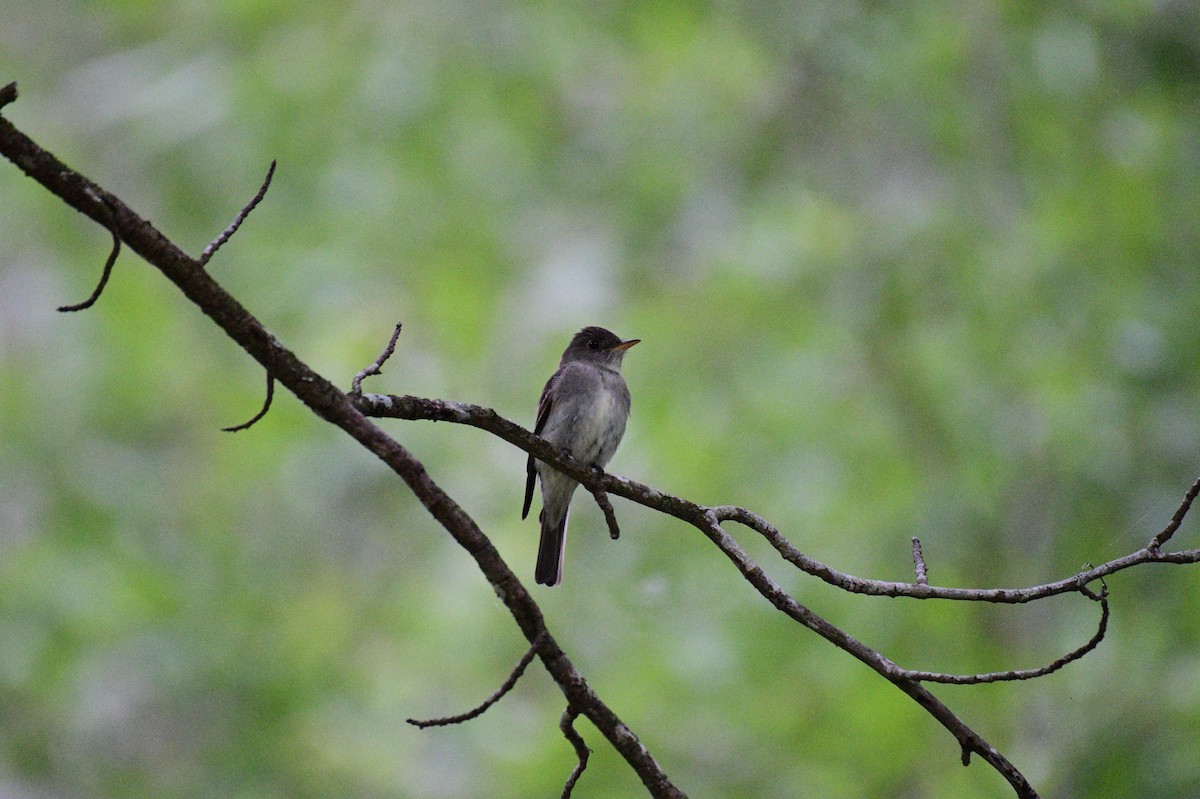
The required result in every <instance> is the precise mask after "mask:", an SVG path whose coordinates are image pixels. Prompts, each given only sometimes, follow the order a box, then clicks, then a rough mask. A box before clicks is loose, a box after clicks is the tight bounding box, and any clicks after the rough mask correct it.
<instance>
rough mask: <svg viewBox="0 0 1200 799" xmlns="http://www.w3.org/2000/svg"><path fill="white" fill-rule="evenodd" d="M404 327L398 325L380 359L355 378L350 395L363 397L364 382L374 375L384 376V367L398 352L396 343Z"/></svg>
mask: <svg viewBox="0 0 1200 799" xmlns="http://www.w3.org/2000/svg"><path fill="white" fill-rule="evenodd" d="M403 327H404V323H403V322H397V323H396V329H395V330H393V331H392V337H391V338H389V339H388V343H387V346H386V347H384V348H383V352H381V353H379V357H378V358H376V359H375V362H374V363H372V364H371V365H370V366H368V367H367V368H366V369H363V370H362V371H360V372H359V373H358V374H356V375H355V376H354V379H353V380H352V381H350V395H351V396H353V397H359V396H362V381H363V380H364V379H365V378H368V377H370V376H372V375H381V374H383V365H384V364H385V363H387V360H388V358H391V357H392V353H394V352H395V351H396V342H397V341H399V339H400V329H401V328H403Z"/></svg>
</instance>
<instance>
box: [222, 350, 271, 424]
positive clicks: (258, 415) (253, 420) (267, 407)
mask: <svg viewBox="0 0 1200 799" xmlns="http://www.w3.org/2000/svg"><path fill="white" fill-rule="evenodd" d="M273 344H274V342H271V343H269V344H268V345H267V368H266V372H267V398H266V399H265V400H263V405H262V409H261V410H259V412H258V413H256V414H254V416H252V417H251V418H250V419H248V420H246V421H244V422H242V423H241V424H236V425H234V426H233V427H222V428H221V431H222V432H224V433H236V432H238V431H240V430H247V429H249V428H251V427H253V426H254V425H255V424H256V423H257V422H258V420H259V419H261V418H263V417H264V416H266V415H267V411H269V410H271V400H272V399H274V398H275V375H273V374H272V373H271V358H272V355H271V353H273V352H274V351H275V348H274V346H273Z"/></svg>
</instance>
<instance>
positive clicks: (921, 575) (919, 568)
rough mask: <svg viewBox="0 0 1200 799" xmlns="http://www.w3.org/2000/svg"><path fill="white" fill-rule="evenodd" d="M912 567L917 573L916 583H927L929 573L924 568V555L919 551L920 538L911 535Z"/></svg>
mask: <svg viewBox="0 0 1200 799" xmlns="http://www.w3.org/2000/svg"><path fill="white" fill-rule="evenodd" d="M912 555H913V567H914V569H915V570H916V573H917V585H929V574H928V572H927V571H926V570H925V556H924V555H923V554H922V553H921V539H919V538H917V537H916V536H913V540H912Z"/></svg>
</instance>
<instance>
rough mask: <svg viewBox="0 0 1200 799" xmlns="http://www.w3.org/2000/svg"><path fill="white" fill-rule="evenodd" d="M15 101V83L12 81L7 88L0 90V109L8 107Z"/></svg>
mask: <svg viewBox="0 0 1200 799" xmlns="http://www.w3.org/2000/svg"><path fill="white" fill-rule="evenodd" d="M16 99H17V82H16V81H13V82H12V83H10V84H8V85H7V86H5V87H3V88H0V108H3V107H4V106H6V105H8V104H9V103H11V102H13V101H14V100H16Z"/></svg>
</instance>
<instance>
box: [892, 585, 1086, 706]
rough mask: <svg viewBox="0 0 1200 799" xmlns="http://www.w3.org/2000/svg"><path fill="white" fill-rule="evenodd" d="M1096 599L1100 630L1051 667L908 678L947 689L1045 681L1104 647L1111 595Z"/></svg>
mask: <svg viewBox="0 0 1200 799" xmlns="http://www.w3.org/2000/svg"><path fill="white" fill-rule="evenodd" d="M1093 598H1094V599H1095V600H1096V601H1098V602H1099V603H1100V625H1099V626H1098V627H1097V628H1096V632H1095V634H1094V635H1092V637H1091V638H1089V639H1088V642H1087V643H1086V644H1084V645H1083V646H1081V647H1079V648H1078V649H1073V650H1071V651H1070V652H1068V653H1067V654H1065V655H1063V656H1062V657H1060V658H1057V659H1056V660H1054V661H1052V662H1050V663H1047V664H1046V665H1045V666H1041V667H1039V668H1036V669H1013V670H1010V671H993V672H989V673H986V674H942V673H941V672H936V671H913V670H909V669H905V670H904V676H906V677H908V678H909V679H910V680H916V681H917V682H937V683H943V684H946V685H979V684H981V683H988V682H1012V681H1016V680H1033V679H1036V678H1038V677H1045V676H1046V675H1047V674H1052V673H1054V672H1056V671H1058V670H1059V669H1061V668H1062V667H1063V666H1065V665H1067V664H1068V663H1072V662H1074V661H1076V660H1079V659H1080V658H1081V657H1083V656H1084V655H1086V654H1087V653H1088V652H1091V651H1092V650H1093V649H1095V648H1096V647H1098V646H1099V645H1100V642H1101V641H1103V640H1104V635H1105V633H1106V632H1108V591H1107V589H1105V590H1103V591H1101V592H1100V594H1099V595H1098V596H1093Z"/></svg>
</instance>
